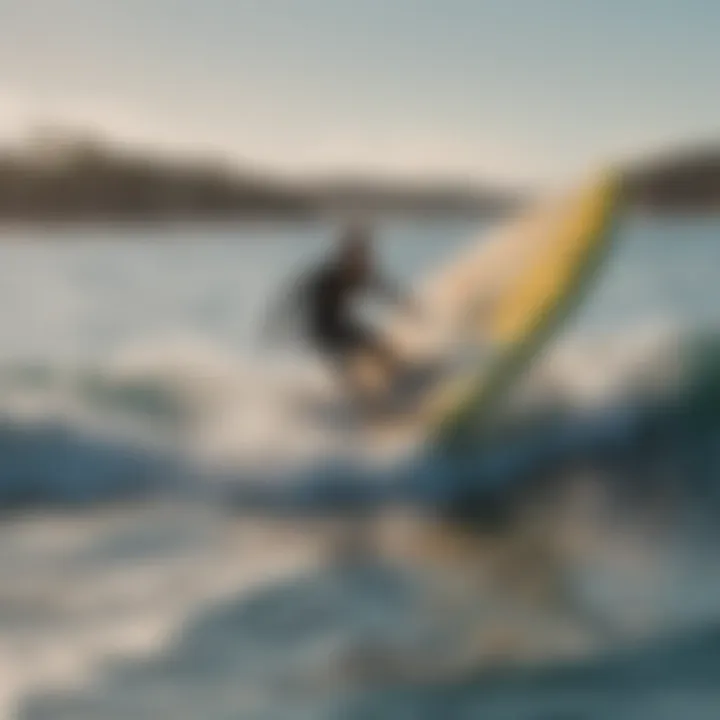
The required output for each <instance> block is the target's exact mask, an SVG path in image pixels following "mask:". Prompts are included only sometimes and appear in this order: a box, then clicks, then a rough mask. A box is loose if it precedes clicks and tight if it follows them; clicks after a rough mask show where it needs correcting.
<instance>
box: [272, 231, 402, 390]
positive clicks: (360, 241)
mask: <svg viewBox="0 0 720 720" xmlns="http://www.w3.org/2000/svg"><path fill="white" fill-rule="evenodd" d="M362 296H376V297H380V298H383V299H385V300H389V301H391V302H392V303H393V304H398V305H402V306H404V307H407V308H410V307H412V306H411V305H410V303H409V302H408V300H407V299H406V298H405V297H404V295H403V294H402V293H401V292H400V291H399V289H398V288H397V287H396V286H395V285H394V284H393V283H391V282H389V281H388V280H387V279H386V278H385V277H384V276H383V275H382V274H381V273H380V272H379V269H378V268H377V266H376V262H375V257H374V252H373V244H372V233H371V231H370V230H369V229H368V228H367V227H366V226H365V225H362V224H358V223H354V224H351V225H349V226H348V227H347V228H346V229H345V230H344V231H343V233H342V234H341V236H340V239H339V243H338V245H337V248H336V250H335V252H334V254H333V255H332V256H331V257H330V258H328V259H327V260H325V261H324V262H323V263H321V264H320V265H319V266H318V267H317V268H314V269H313V270H312V271H311V272H309V273H307V274H306V275H304V276H303V277H302V278H301V279H300V281H299V282H298V283H297V284H296V285H295V287H294V288H293V290H292V291H291V293H290V294H289V295H288V296H287V297H286V302H285V304H284V305H283V308H284V309H283V310H282V311H281V314H282V315H285V316H287V315H289V314H294V315H295V316H296V317H297V316H298V314H299V316H300V330H301V332H302V333H303V335H304V337H305V339H306V340H308V341H309V342H310V344H311V345H312V346H313V347H314V348H315V349H316V350H318V351H319V352H320V353H321V354H322V355H323V356H324V357H326V358H327V359H329V360H330V362H331V363H332V364H333V365H334V367H336V368H337V370H338V371H339V374H340V375H341V377H342V378H343V379H344V381H345V382H346V384H348V385H349V387H350V389H351V390H352V391H353V392H356V391H357V389H358V388H357V385H356V381H355V379H354V377H353V363H354V361H355V360H356V359H357V358H358V357H360V356H367V357H369V358H370V359H371V360H372V361H374V362H375V363H377V364H378V365H379V366H380V369H381V371H382V373H383V375H384V377H386V378H392V377H394V376H395V375H396V373H397V372H398V371H399V370H400V369H401V362H400V359H399V358H398V357H397V355H396V353H395V352H394V351H393V349H392V348H391V347H390V345H389V343H388V342H387V341H386V340H385V339H384V338H383V337H382V336H381V334H380V333H379V332H378V331H377V330H375V329H373V328H371V327H370V326H369V325H368V324H367V323H365V322H364V321H363V320H362V319H361V318H360V317H359V316H358V314H357V313H356V301H357V300H359V299H361V298H362Z"/></svg>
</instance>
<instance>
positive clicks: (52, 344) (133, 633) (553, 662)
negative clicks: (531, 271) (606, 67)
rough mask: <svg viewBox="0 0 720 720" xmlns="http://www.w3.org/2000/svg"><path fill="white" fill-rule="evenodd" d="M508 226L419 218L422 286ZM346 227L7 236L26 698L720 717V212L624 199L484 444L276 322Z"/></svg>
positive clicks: (17, 590)
mask: <svg viewBox="0 0 720 720" xmlns="http://www.w3.org/2000/svg"><path fill="white" fill-rule="evenodd" d="M482 230H483V228H477V227H473V226H469V225H467V224H464V223H460V222H457V223H450V222H438V223H410V222H399V221H398V222H392V223H388V224H387V225H386V226H384V227H382V228H381V240H380V245H379V247H380V252H381V255H382V259H383V262H384V263H386V264H387V266H388V268H389V269H390V270H391V271H393V273H394V274H395V275H396V277H398V278H399V279H400V280H401V281H402V282H404V283H407V284H411V283H413V282H414V281H415V280H416V279H417V278H422V277H423V276H424V275H425V274H427V273H429V272H430V271H431V270H432V268H433V267H434V266H435V265H436V264H437V263H438V262H439V261H442V260H443V259H444V258H447V257H449V256H450V255H451V254H452V252H453V250H454V249H456V248H460V247H462V246H463V244H464V243H467V242H469V241H470V240H472V239H473V237H474V236H475V234H476V233H477V232H479V231H482ZM331 235H332V228H329V227H324V226H312V225H304V226H299V227H296V226H291V225H257V226H250V225H246V226H239V227H237V226H208V227H194V228H187V227H179V228H175V229H163V230H158V229H147V228H90V229H83V230H81V231H79V230H77V229H69V228H65V229H44V230H32V231H31V230H16V231H12V232H8V233H7V234H6V238H5V242H4V243H3V244H2V245H0V387H1V388H2V392H1V393H0V501H1V502H2V507H3V509H4V513H3V516H2V520H0V535H2V541H1V542H0V717H7V718H16V717H17V718H33V719H35V718H37V719H41V718H42V719H45V718H47V719H48V720H49V719H51V718H52V719H53V720H55V719H62V718H68V719H69V718H73V719H74V720H78V719H81V718H98V719H102V720H105V719H108V720H110V719H115V718H118V719H120V718H128V717H133V718H148V719H149V718H153V719H162V718H173V719H174V720H179V719H182V718H188V719H190V718H208V719H209V720H212V719H214V718H230V717H232V718H302V717H307V718H325V717H327V718H341V717H342V718H345V717H353V718H355V717H357V718H384V717H387V718H396V717H412V718H421V717H422V718H425V717H427V718H446V717H483V718H491V719H492V718H513V719H515V718H520V719H523V718H529V719H534V718H540V719H543V720H546V719H547V720H550V719H555V718H606V717H609V716H614V717H620V718H633V719H635V718H638V719H639V718H647V717H653V718H677V717H683V718H687V720H694V719H698V720H701V719H704V718H713V719H714V718H717V717H719V716H720V692H718V689H717V688H718V687H720V635H719V634H718V628H720V611H719V610H718V608H720V568H719V567H718V561H717V555H718V553H717V549H718V538H717V532H716V529H715V526H716V525H717V517H718V513H719V512H720V492H718V489H719V487H720V486H719V485H718V481H719V480H720V477H719V476H720V342H719V341H718V337H719V336H718V334H717V331H718V323H719V321H720V243H719V242H718V237H720V221H719V220H718V219H716V218H715V219H713V218H687V217H686V218H681V219H680V218H673V219H667V218H666V219H662V220H660V219H652V218H644V217H630V218H626V220H625V222H624V223H623V226H622V228H621V232H620V237H619V241H618V247H617V250H616V252H615V253H614V254H613V257H612V259H611V262H610V264H609V266H608V268H607V270H606V272H604V273H603V275H602V277H601V278H600V280H599V282H598V283H597V286H596V287H595V289H594V291H593V293H592V295H591V296H590V298H589V300H588V302H587V303H586V305H585V306H584V307H583V308H582V310H581V311H580V312H579V313H578V315H577V316H576V317H575V318H574V319H573V321H572V323H570V325H569V326H568V327H567V328H566V329H564V331H563V332H562V333H561V334H560V335H559V336H558V337H557V338H556V339H555V341H554V342H553V344H552V346H551V347H550V348H549V349H548V350H547V352H546V353H544V355H543V357H542V358H540V359H539V361H538V363H537V364H536V366H535V367H534V368H533V370H532V372H531V373H530V374H529V376H528V377H527V378H526V379H525V380H524V381H523V383H522V384H521V387H520V390H519V395H518V399H517V402H516V403H515V404H514V405H513V406H512V407H511V408H509V409H508V412H507V416H506V417H504V418H503V419H502V422H499V424H498V430H497V433H496V435H494V436H493V437H491V438H488V439H486V440H485V441H484V443H483V444H482V445H480V446H479V447H478V449H477V453H475V454H473V455H472V456H470V457H464V458H463V459H462V461H461V462H460V461H458V459H457V458H448V457H438V456H437V455H433V454H432V453H429V452H426V451H425V449H420V450H419V451H418V452H412V453H408V454H406V455H403V456H401V457H397V456H394V457H391V458H390V457H385V456H381V455H379V454H378V453H377V452H375V451H374V450H375V448H374V447H373V445H372V444H368V443H363V442H360V441H359V440H358V438H357V433H356V428H355V426H353V424H352V422H345V418H346V415H345V414H344V413H345V410H346V405H345V403H344V401H343V398H342V396H341V395H340V394H339V393H338V392H337V389H336V388H335V386H334V384H333V382H332V378H331V377H329V376H328V375H327V373H326V372H325V369H324V368H323V367H322V366H320V365H319V364H318V363H317V361H316V359H315V358H313V356H312V355H311V354H309V353H308V352H306V351H305V350H304V349H303V348H301V347H297V346H295V345H294V344H292V343H279V344H278V343H274V344H273V343H270V342H269V341H268V340H267V338H266V337H264V336H263V333H262V332H261V326H262V322H261V320H262V318H263V316H264V313H265V311H266V309H267V306H268V303H269V302H270V301H271V300H272V299H273V298H274V297H275V296H276V294H277V292H278V291H279V289H280V288H281V287H282V285H283V284H284V283H285V282H287V280H288V278H290V277H292V275H293V273H295V272H297V271H298V270H299V269H302V268H304V267H307V266H308V265H309V264H312V263H313V262H314V260H315V259H317V258H318V257H320V256H321V255H322V253H323V252H324V251H325V250H326V249H327V248H328V247H329V246H330V243H331Z"/></svg>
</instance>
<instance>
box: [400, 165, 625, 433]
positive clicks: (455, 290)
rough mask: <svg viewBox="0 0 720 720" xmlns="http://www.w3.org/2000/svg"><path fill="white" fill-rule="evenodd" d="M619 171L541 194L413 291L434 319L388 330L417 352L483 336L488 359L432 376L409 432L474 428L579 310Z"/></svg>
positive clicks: (604, 235)
mask: <svg viewBox="0 0 720 720" xmlns="http://www.w3.org/2000/svg"><path fill="white" fill-rule="evenodd" d="M619 191H620V179H619V176H616V175H615V174H613V173H606V174H604V175H603V176H602V177H600V178H599V179H596V180H594V181H593V182H591V183H589V184H588V185H587V186H585V187H582V188H581V189H580V190H576V191H573V192H570V193H568V194H566V195H563V196H560V197H556V198H554V199H552V200H548V201H544V202H542V203H539V204H538V205H537V206H535V207H534V208H533V209H531V210H530V211H528V212H527V213H525V214H524V215H523V216H522V217H521V218H519V219H517V220H515V221H513V222H511V223H509V224H508V225H506V226H503V227H502V228H501V229H500V230H499V231H498V232H497V233H496V234H494V235H492V236H491V237H490V238H489V239H485V240H483V241H481V242H479V243H476V244H474V245H471V246H470V247H469V248H468V250H467V252H465V253H462V254H461V255H460V256H459V257H458V258H457V259H455V260H454V261H453V262H451V263H450V264H449V265H448V266H447V267H446V268H444V269H442V270H441V271H440V272H438V273H437V274H435V275H433V276H432V277H431V278H430V279H429V280H428V281H427V282H426V283H425V284H424V285H423V286H422V287H421V288H419V291H418V299H419V301H420V303H421V305H422V307H423V308H424V309H425V310H426V311H427V313H428V314H430V315H431V316H432V321H431V322H430V321H426V322H425V323H424V325H423V324H420V325H416V326H415V327H412V326H411V325H410V324H408V323H406V322H403V321H402V320H399V321H398V322H397V323H396V324H395V325H393V326H391V330H390V337H391V339H392V340H393V341H395V342H396V345H397V346H398V347H399V348H402V349H403V351H404V352H405V353H406V356H407V357H409V358H411V359H413V358H414V359H418V358H421V357H423V356H425V357H429V356H431V355H432V354H433V353H436V354H437V353H438V352H442V350H441V349H442V348H448V347H452V346H453V344H458V343H460V344H463V343H464V344H466V345H467V344H473V343H477V342H482V343H483V344H486V345H489V346H490V347H491V348H492V355H491V356H492V359H491V360H490V361H489V363H486V362H482V359H479V360H478V363H476V365H475V366H474V367H471V368H470V369H469V370H466V371H463V372H460V373H459V374H455V375H450V376H449V377H447V378H444V379H442V380H440V382H439V383H437V384H435V385H434V387H433V389H431V390H430V391H428V392H427V393H426V394H425V395H424V396H423V397H422V398H421V399H420V401H419V403H418V404H417V405H416V406H415V407H414V410H413V412H412V418H410V422H411V425H412V426H414V428H415V430H416V434H418V435H419V436H420V437H421V438H425V439H427V440H430V441H432V442H435V443H439V444H440V445H443V446H450V445H455V444H458V443H462V442H463V441H468V440H469V439H471V438H472V437H475V436H476V435H475V433H476V432H477V431H478V430H481V429H482V427H483V426H484V425H485V424H486V423H488V422H489V421H490V420H491V419H492V417H493V414H494V412H495V411H496V409H497V406H498V403H499V402H500V401H501V400H502V399H503V398H504V397H505V396H506V395H507V393H508V391H509V390H510V388H511V386H512V385H513V383H514V382H515V381H516V380H517V379H518V378H519V376H520V375H521V374H522V373H523V372H524V371H525V370H526V369H527V368H528V367H529V366H530V364H531V362H532V360H533V358H534V357H535V356H536V354H537V353H538V352H539V351H540V350H541V349H542V347H543V346H544V345H545V343H546V342H547V341H548V340H549V339H550V338H551V337H552V336H553V334H554V333H555V332H556V331H557V330H558V328H559V326H560V324H561V323H562V322H563V321H564V320H565V319H567V318H568V317H569V315H570V314H571V312H572V311H573V310H575V309H577V308H578V307H579V305H580V302H581V299H582V298H583V297H584V295H585V293H586V292H587V291H588V290H589V288H590V286H591V281H592V279H593V278H594V277H595V276H596V275H597V272H598V270H599V269H600V267H601V265H602V260H603V259H604V258H605V257H607V255H608V251H609V248H610V246H611V237H612V234H613V233H612V228H613V224H614V223H613V220H614V218H615V217H616V215H617V209H618V205H619V196H620V192H619Z"/></svg>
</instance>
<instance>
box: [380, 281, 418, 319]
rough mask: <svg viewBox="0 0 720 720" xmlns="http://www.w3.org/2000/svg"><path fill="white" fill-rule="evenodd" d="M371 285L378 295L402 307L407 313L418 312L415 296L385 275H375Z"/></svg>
mask: <svg viewBox="0 0 720 720" xmlns="http://www.w3.org/2000/svg"><path fill="white" fill-rule="evenodd" d="M373 287H374V290H375V292H376V293H377V294H378V295H380V296H382V297H383V298H385V299H386V300H388V301H389V302H391V303H393V304H394V305H397V306H398V307H401V308H403V310H406V311H407V312H408V313H412V314H415V313H417V312H418V307H417V303H416V302H415V298H414V297H413V296H412V295H411V294H410V293H408V292H406V291H405V290H404V289H403V288H401V287H400V286H399V285H398V284H397V283H394V282H392V281H390V280H388V278H386V277H382V276H377V277H376V278H375V280H374V282H373Z"/></svg>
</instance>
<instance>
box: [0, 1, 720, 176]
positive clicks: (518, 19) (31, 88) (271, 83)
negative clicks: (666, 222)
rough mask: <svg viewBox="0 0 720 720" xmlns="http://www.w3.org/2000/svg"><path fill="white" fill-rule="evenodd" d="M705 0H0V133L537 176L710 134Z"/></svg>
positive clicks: (385, 171) (391, 169) (317, 167)
mask: <svg viewBox="0 0 720 720" xmlns="http://www.w3.org/2000/svg"><path fill="white" fill-rule="evenodd" d="M719 69H720V3H718V2H717V1H716V0H0V138H3V139H8V138H14V137H17V136H18V135H21V134H24V133H27V131H28V129H29V128H31V127H34V126H38V125H43V124H54V123H57V124H62V125H66V126H70V127H76V128H88V129H93V130H99V131H102V132H103V133H104V134H105V135H107V136H108V137H110V138H113V139H117V140H122V141H128V142H132V143H148V144H152V145H155V146H158V147H163V148H169V149H172V150H176V149H178V150H187V151H190V150H191V149H192V151H193V152H194V151H200V152H207V153H212V154H217V155H223V156H226V157H228V158H230V159H232V161H234V162H238V163H245V164H247V165H250V166H256V167H258V168H264V169H267V170H271V171H275V172H282V173H287V174H290V175H308V174H312V175H318V174H320V175H323V174H333V173H338V172H341V173H343V172H359V173H363V174H381V175H387V176H401V177H407V178H420V179H423V178H427V177H448V178H456V179H459V178H468V179H478V180H480V179H482V180H492V181H495V182H509V183H517V182H522V183H527V182H532V183H536V182H554V181H560V180H565V179H570V178H572V177H574V176H575V175H577V174H580V173H584V172H586V171H590V170H591V169H593V168H594V167H595V166H596V165H601V164H605V163H607V162H613V161H616V160H618V159H626V158H628V157H635V156H638V155H644V154H648V153H652V152H654V151H656V150H658V149H660V150H662V149H666V148H669V147H673V146H675V145H679V146H682V145H684V144H688V143H694V142H697V141H707V140H713V139H717V140H720V92H718V87H719V86H718V82H719V80H718V70H719Z"/></svg>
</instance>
